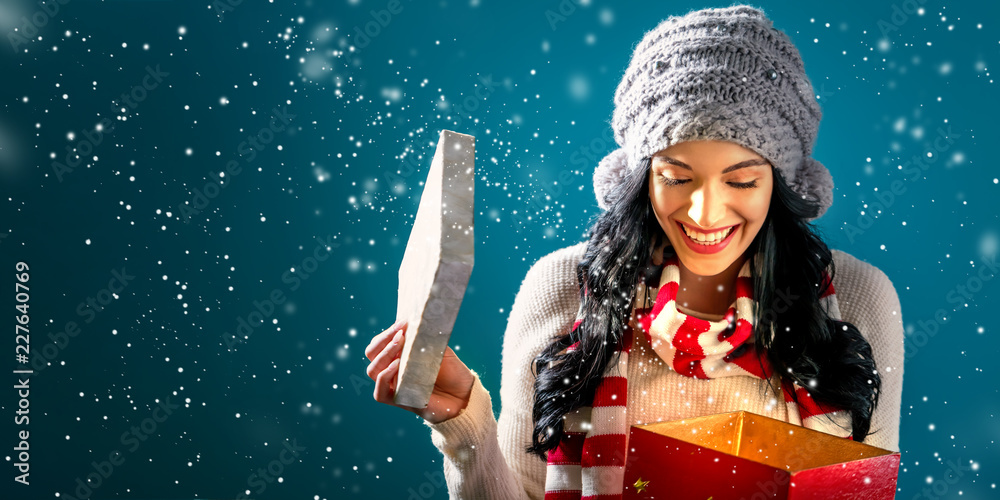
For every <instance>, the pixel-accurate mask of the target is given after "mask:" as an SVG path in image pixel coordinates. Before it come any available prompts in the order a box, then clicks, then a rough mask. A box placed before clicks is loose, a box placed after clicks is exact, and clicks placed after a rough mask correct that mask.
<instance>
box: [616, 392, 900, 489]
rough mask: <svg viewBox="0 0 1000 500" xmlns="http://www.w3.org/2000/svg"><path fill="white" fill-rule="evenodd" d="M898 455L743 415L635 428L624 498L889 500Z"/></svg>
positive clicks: (769, 419) (725, 415) (800, 428)
mask: <svg viewBox="0 0 1000 500" xmlns="http://www.w3.org/2000/svg"><path fill="white" fill-rule="evenodd" d="M898 474H899V452H892V451H888V450H883V449H881V448H877V447H875V446H871V445H867V444H864V443H859V442H856V441H852V440H850V439H845V438H841V437H837V436H833V435H830V434H826V433H824V432H820V431H816V430H812V429H806V428H805V427H800V426H798V425H794V424H790V423H787V422H782V421H780V420H775V419H773V418H769V417H764V416H761V415H757V414H755V413H751V412H748V411H738V412H732V413H720V414H717V415H708V416H704V417H697V418H689V419H684V420H676V421H672V422H659V423H655V424H647V425H633V426H632V427H631V430H630V431H629V452H628V456H627V459H626V462H625V484H624V487H625V494H624V498H632V499H639V498H648V499H651V498H656V499H671V500H674V499H677V500H684V499H697V500H765V499H766V500H772V499H781V500H785V499H787V500H803V499H821V498H822V499H828V498H844V499H848V498H849V499H892V498H893V497H894V495H895V493H896V478H897V476H898Z"/></svg>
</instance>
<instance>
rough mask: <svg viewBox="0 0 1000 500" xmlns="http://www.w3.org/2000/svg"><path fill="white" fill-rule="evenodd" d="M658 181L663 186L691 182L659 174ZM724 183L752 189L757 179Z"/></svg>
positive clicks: (755, 185)
mask: <svg viewBox="0 0 1000 500" xmlns="http://www.w3.org/2000/svg"><path fill="white" fill-rule="evenodd" d="M660 182H662V183H663V184H664V185H665V186H680V185H681V184H687V183H688V182H691V179H672V178H670V177H666V176H664V175H660ZM726 184H729V185H730V186H732V187H734V188H736V189H752V188H755V187H757V179H754V180H752V181H750V182H727V183H726Z"/></svg>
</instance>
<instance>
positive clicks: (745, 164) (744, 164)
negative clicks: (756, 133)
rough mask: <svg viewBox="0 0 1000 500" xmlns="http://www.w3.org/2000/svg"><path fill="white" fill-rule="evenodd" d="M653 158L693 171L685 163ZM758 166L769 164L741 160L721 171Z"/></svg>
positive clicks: (752, 160) (660, 156) (672, 159)
mask: <svg viewBox="0 0 1000 500" xmlns="http://www.w3.org/2000/svg"><path fill="white" fill-rule="evenodd" d="M654 158H662V159H663V160H664V161H666V162H667V163H670V164H673V165H677V166H678V167H681V168H685V169H688V170H693V169H692V168H691V166H690V165H688V164H687V163H684V162H682V161H680V160H676V159H674V158H671V157H669V156H666V155H659V156H654ZM758 165H770V164H769V163H768V162H767V160H764V159H761V158H751V159H749V160H743V161H741V162H739V163H737V164H735V165H730V166H728V167H726V168H725V170H723V171H722V173H724V174H728V173H729V172H732V171H734V170H739V169H741V168H746V167H756V166H758Z"/></svg>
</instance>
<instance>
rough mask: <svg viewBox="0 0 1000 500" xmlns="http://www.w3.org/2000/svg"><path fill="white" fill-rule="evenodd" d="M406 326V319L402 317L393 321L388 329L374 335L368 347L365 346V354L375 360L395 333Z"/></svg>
mask: <svg viewBox="0 0 1000 500" xmlns="http://www.w3.org/2000/svg"><path fill="white" fill-rule="evenodd" d="M405 326H406V320H402V319H401V320H399V321H396V322H395V323H393V324H392V326H390V327H389V328H388V329H387V330H385V331H383V332H382V333H380V334H378V335H376V336H374V337H373V338H372V341H371V342H370V343H369V344H368V347H366V348H365V356H366V357H368V359H369V360H374V359H375V356H376V355H377V354H378V353H380V352H382V349H383V348H384V347H385V345H386V344H388V343H389V341H390V340H392V337H393V335H395V334H396V332H397V331H399V330H400V329H404V328H403V327H405Z"/></svg>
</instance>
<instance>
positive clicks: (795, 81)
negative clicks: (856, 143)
mask: <svg viewBox="0 0 1000 500" xmlns="http://www.w3.org/2000/svg"><path fill="white" fill-rule="evenodd" d="M821 116H822V112H821V111H820V108H819V104H818V103H817V102H816V98H815V93H814V91H813V87H812V84H811V83H810V81H809V78H808V77H807V76H806V74H805V68H804V66H803V63H802V58H801V56H800V55H799V51H798V50H797V49H796V48H795V45H794V44H793V43H792V41H791V39H789V38H788V35H786V34H785V33H783V32H781V31H779V30H778V29H777V28H774V27H773V26H772V22H771V21H770V20H769V19H768V18H767V17H766V16H765V15H764V12H763V11H761V10H760V9H757V8H755V7H751V6H747V5H736V6H732V7H726V8H718V9H703V10H698V11H693V12H690V13H688V14H686V15H684V16H680V17H678V16H672V17H670V18H668V19H666V20H664V21H663V22H661V23H660V24H659V25H657V26H656V28H654V29H653V30H651V31H649V32H648V33H646V34H645V36H643V38H642V41H641V42H639V44H638V45H637V46H636V47H635V51H634V52H633V54H632V60H631V62H629V65H628V68H627V69H626V70H625V76H624V77H623V78H622V81H621V83H619V84H618V89H617V90H616V91H615V110H614V115H613V118H612V124H611V125H612V128H613V129H614V133H615V142H617V143H618V145H619V146H620V149H617V150H615V151H613V152H611V153H610V154H609V155H607V156H606V157H605V158H604V159H603V160H601V162H600V164H599V165H598V167H597V169H596V170H595V171H594V191H595V194H596V195H597V202H598V205H599V206H600V207H601V208H602V209H605V210H607V208H608V207H609V206H610V205H611V204H612V203H613V202H614V201H615V200H613V199H611V197H612V196H614V195H613V192H614V190H613V187H614V186H615V185H616V184H619V183H620V182H621V181H622V179H623V178H624V177H625V175H626V174H627V173H628V172H629V171H632V170H634V169H637V168H639V165H640V161H641V160H642V159H643V158H647V157H650V156H652V155H653V154H655V153H657V152H658V151H661V150H663V149H666V148H668V147H670V146H671V145H673V144H677V143H680V142H684V141H689V140H723V141H732V142H735V143H737V144H740V145H742V146H744V147H746V148H748V149H751V150H753V151H755V152H756V153H757V154H759V155H761V156H762V157H764V158H765V159H767V160H768V161H769V162H770V163H771V164H772V165H774V167H775V168H777V169H778V170H779V171H780V172H781V174H782V175H783V176H784V178H785V180H786V181H787V182H788V183H789V184H790V185H791V187H792V189H793V190H795V192H796V193H799V194H800V195H802V196H803V197H806V198H809V199H811V200H813V201H814V202H816V203H817V204H818V205H819V207H820V209H819V213H818V214H817V215H816V217H817V218H818V217H819V216H821V215H823V213H825V212H826V209H827V208H829V207H830V205H831V204H832V203H833V178H832V177H831V176H830V172H829V171H828V170H827V169H826V167H824V166H823V165H822V164H821V163H820V162H818V161H816V160H814V159H813V158H811V154H812V148H813V144H814V143H815V141H816V133H817V131H818V129H819V121H820V117H821Z"/></svg>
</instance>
